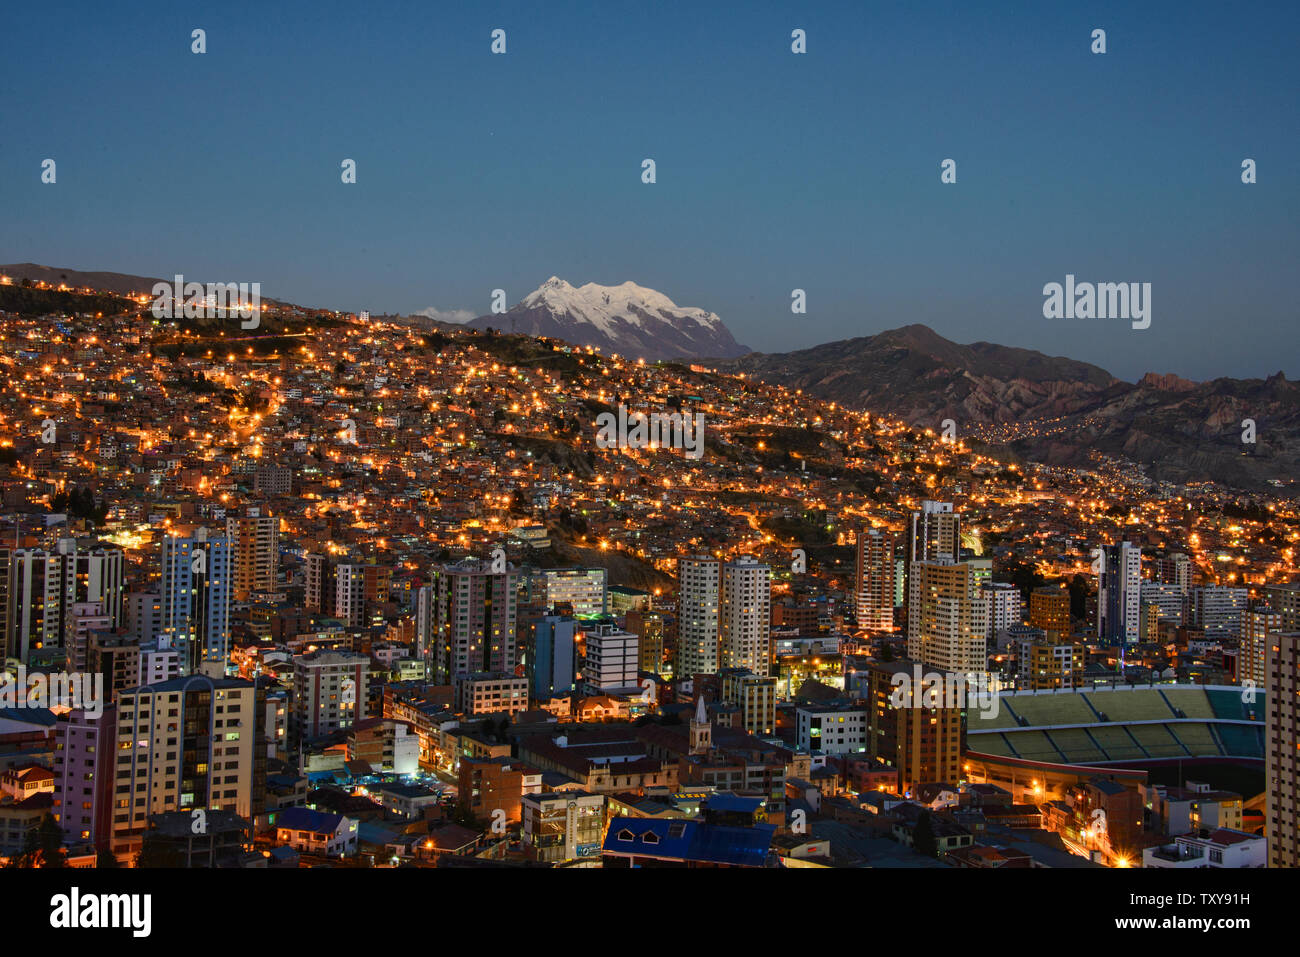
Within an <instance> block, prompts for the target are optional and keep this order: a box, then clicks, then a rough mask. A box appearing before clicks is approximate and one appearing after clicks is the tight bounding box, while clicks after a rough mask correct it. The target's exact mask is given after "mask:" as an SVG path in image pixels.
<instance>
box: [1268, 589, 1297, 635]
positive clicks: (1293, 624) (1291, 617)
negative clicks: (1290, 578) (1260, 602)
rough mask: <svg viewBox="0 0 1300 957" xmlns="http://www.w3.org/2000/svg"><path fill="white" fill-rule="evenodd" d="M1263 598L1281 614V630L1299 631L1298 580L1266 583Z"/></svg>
mask: <svg viewBox="0 0 1300 957" xmlns="http://www.w3.org/2000/svg"><path fill="white" fill-rule="evenodd" d="M1264 598H1265V600H1266V601H1267V602H1268V604H1269V607H1270V608H1272V609H1273V610H1274V611H1276V612H1277V613H1278V614H1279V615H1281V616H1282V630H1283V631H1300V582H1291V583H1289V584H1284V585H1267V586H1265V588H1264Z"/></svg>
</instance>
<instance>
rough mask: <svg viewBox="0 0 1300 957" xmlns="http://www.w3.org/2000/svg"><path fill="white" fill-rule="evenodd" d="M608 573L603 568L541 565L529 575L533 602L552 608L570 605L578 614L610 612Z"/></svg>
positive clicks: (572, 611) (530, 594)
mask: <svg viewBox="0 0 1300 957" xmlns="http://www.w3.org/2000/svg"><path fill="white" fill-rule="evenodd" d="M607 574H608V573H607V572H606V571H605V569H603V568H539V569H537V570H535V571H534V572H532V573H531V574H530V576H529V586H530V587H529V602H530V603H531V604H533V605H535V606H537V607H539V608H544V609H548V610H550V609H555V608H560V607H562V606H565V605H567V606H568V608H569V612H570V614H574V615H604V614H607V613H608V611H609V598H608V594H607V589H606V577H607Z"/></svg>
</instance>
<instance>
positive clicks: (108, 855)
mask: <svg viewBox="0 0 1300 957" xmlns="http://www.w3.org/2000/svg"><path fill="white" fill-rule="evenodd" d="M95 866H96V867H121V866H122V865H121V864H119V863H118V862H117V857H116V856H114V854H113V852H112V851H110V850H108V849H107V848H100V850H99V852H98V853H96V854H95Z"/></svg>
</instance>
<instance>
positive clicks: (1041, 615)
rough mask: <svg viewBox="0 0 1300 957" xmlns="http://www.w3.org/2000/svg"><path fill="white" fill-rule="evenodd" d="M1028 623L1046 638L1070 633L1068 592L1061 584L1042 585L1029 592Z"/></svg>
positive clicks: (1059, 636)
mask: <svg viewBox="0 0 1300 957" xmlns="http://www.w3.org/2000/svg"><path fill="white" fill-rule="evenodd" d="M1029 625H1030V627H1032V628H1037V629H1039V630H1040V631H1042V632H1044V633H1045V634H1046V635H1047V637H1048V638H1061V637H1065V636H1068V635H1069V634H1070V630H1071V629H1070V592H1069V591H1068V590H1067V589H1066V588H1065V587H1063V586H1061V585H1042V586H1040V587H1038V588H1035V589H1034V590H1033V591H1031V592H1030V593H1029Z"/></svg>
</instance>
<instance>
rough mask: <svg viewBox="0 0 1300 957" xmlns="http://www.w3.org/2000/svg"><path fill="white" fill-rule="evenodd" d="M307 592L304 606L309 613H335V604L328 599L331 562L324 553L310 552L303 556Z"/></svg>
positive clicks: (304, 597)
mask: <svg viewBox="0 0 1300 957" xmlns="http://www.w3.org/2000/svg"><path fill="white" fill-rule="evenodd" d="M303 564H304V566H305V568H304V575H305V578H306V582H305V584H306V592H305V594H304V596H303V606H304V607H305V608H306V610H307V611H309V612H315V613H317V614H320V613H322V612H329V611H333V603H332V601H331V600H330V599H329V597H328V592H329V582H330V570H331V568H330V560H329V556H328V555H326V554H324V553H323V552H308V553H307V554H306V555H304V556H303Z"/></svg>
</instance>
